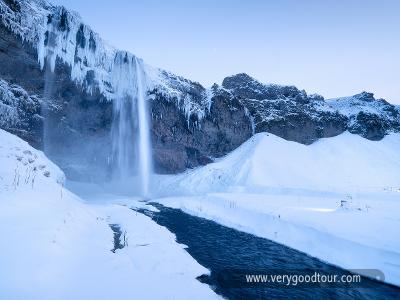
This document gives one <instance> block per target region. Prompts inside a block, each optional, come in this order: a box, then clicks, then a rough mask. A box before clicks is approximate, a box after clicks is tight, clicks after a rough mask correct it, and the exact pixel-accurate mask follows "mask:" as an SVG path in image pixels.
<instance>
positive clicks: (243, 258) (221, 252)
mask: <svg viewBox="0 0 400 300" xmlns="http://www.w3.org/2000/svg"><path fill="white" fill-rule="evenodd" d="M154 206H156V207H157V208H158V209H159V210H160V212H159V213H154V212H149V211H144V210H141V212H143V213H145V214H147V215H149V216H150V217H152V219H153V220H154V221H155V222H157V223H158V224H159V225H162V226H165V227H166V228H167V229H168V230H170V231H171V232H173V233H174V234H175V235H176V238H177V241H178V242H179V243H182V244H185V245H187V246H188V248H187V251H188V252H189V254H190V255H191V256H192V257H193V258H194V259H196V260H197V261H198V262H199V263H200V264H201V265H203V266H205V267H206V268H208V269H209V270H210V271H211V274H210V276H202V277H201V278H200V280H201V281H202V282H204V283H207V284H209V285H210V286H211V287H213V289H214V290H215V291H216V292H217V293H218V294H220V295H222V296H224V297H225V298H228V299H371V300H372V299H373V300H376V299H399V298H398V297H399V296H400V288H398V287H395V286H392V285H387V284H383V283H380V282H377V281H372V280H369V279H367V278H365V277H362V278H363V281H362V284H358V285H354V286H352V285H350V286H334V287H332V286H328V287H319V286H317V287H315V286H307V285H305V286H304V285H300V284H299V286H289V287H286V286H282V285H275V286H268V287H267V286H265V285H255V286H246V285H240V284H238V282H236V281H235V280H234V277H230V276H231V275H235V274H234V272H238V271H240V272H247V273H249V272H250V273H257V272H258V273H260V272H264V273H265V271H269V272H271V270H274V272H275V273H277V272H278V273H279V272H280V273H287V272H288V271H290V270H300V271H302V272H314V271H318V272H320V273H323V274H338V275H342V274H350V273H349V272H347V271H345V270H343V269H340V268H338V267H335V266H332V265H329V264H327V263H324V262H322V261H320V260H318V259H316V258H313V257H311V256H308V255H307V254H305V253H302V252H300V251H297V250H294V249H292V248H289V247H286V246H284V245H281V244H278V243H275V242H273V241H270V240H267V239H264V238H260V237H257V236H254V235H251V234H248V233H245V232H240V231H237V230H235V229H232V228H228V227H225V226H222V225H219V224H217V223H215V222H213V221H209V220H206V219H202V218H199V217H195V216H192V215H188V214H186V213H184V212H182V211H181V210H177V209H172V208H167V207H163V206H161V205H158V204H154ZM221 275H222V276H221ZM232 279H233V280H232Z"/></svg>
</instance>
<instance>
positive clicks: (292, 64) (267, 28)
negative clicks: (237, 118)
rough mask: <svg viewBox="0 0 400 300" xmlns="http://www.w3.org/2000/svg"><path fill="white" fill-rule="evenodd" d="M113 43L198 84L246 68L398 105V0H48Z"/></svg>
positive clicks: (263, 76)
mask: <svg viewBox="0 0 400 300" xmlns="http://www.w3.org/2000/svg"><path fill="white" fill-rule="evenodd" d="M52 2H53V3H55V4H62V5H64V6H66V7H67V8H70V9H73V10H76V11H78V12H79V13H80V14H81V16H82V17H83V19H84V21H85V22H86V23H87V24H89V25H90V26H91V27H92V28H93V29H94V30H95V31H97V32H99V33H100V35H101V36H102V37H103V38H104V39H105V40H107V41H108V42H109V43H110V44H112V45H113V46H116V47H118V48H120V49H125V50H128V51H130V52H132V53H134V54H136V55H137V56H139V57H142V58H143V59H144V60H145V61H146V62H147V63H149V64H151V65H154V66H158V67H161V68H164V69H167V70H170V71H172V72H174V73H176V74H179V75H183V76H185V77H187V78H189V79H192V80H196V81H199V82H200V83H202V84H203V85H205V86H210V85H211V84H212V83H214V82H216V83H221V82H222V80H223V78H224V77H226V76H229V75H232V74H236V73H240V72H246V73H248V74H250V75H251V76H253V77H255V78H257V79H259V80H260V81H263V82H271V83H281V84H294V85H296V86H298V87H299V88H304V89H305V90H306V91H307V92H310V93H319V94H321V95H323V96H324V97H326V98H331V97H337V96H347V95H352V94H355V93H358V92H361V91H363V90H367V91H371V92H374V93H375V95H376V96H377V97H383V98H386V99H387V100H388V101H390V102H393V103H400V1H397V0H390V1H389V0H380V1H378V0H376V1H369V0H324V1H319V0H279V1H267V0H248V1H241V0H146V1H144V0H143V1H137V0H114V1H109V0H107V1H105V0H85V1H83V0H53V1H52Z"/></svg>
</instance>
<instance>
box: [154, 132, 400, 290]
mask: <svg viewBox="0 0 400 300" xmlns="http://www.w3.org/2000/svg"><path fill="white" fill-rule="evenodd" d="M399 149H400V135H399V134H391V135H389V136H386V137H385V138H384V139H383V140H381V141H379V142H375V141H369V140H367V139H363V138H361V137H359V136H357V135H352V134H350V133H344V134H342V135H339V136H337V137H333V138H329V139H320V140H319V141H317V142H315V143H314V144H312V145H309V146H305V145H302V144H299V143H295V142H289V141H286V140H283V139H281V138H278V137H276V136H274V135H270V134H265V133H264V134H258V135H255V136H254V137H253V138H251V139H250V140H249V141H247V142H246V143H244V144H243V145H242V146H241V147H239V148H238V149H237V150H235V151H233V152H232V153H230V154H229V155H227V156H225V157H223V158H221V159H219V160H218V161H217V162H215V163H213V164H209V165H207V166H204V167H201V168H198V169H195V170H192V171H188V172H186V173H184V174H180V175H176V176H160V177H159V182H158V183H157V186H159V190H158V193H159V195H162V196H164V197H163V198H159V199H157V200H156V201H158V202H160V203H161V204H163V205H166V206H170V207H174V208H180V209H182V210H184V211H185V212H188V213H191V214H194V215H197V216H201V217H204V218H208V219H211V220H215V221H217V222H219V223H221V224H223V225H226V226H230V227H233V228H236V229H238V230H242V231H246V232H249V233H252V234H255V235H258V236H261V237H266V238H268V239H271V240H274V241H276V242H279V243H282V244H285V245H288V246H290V247H293V248H295V249H298V250H300V251H303V252H306V253H308V254H310V255H312V256H315V257H318V258H320V259H322V260H325V261H327V262H330V263H332V264H335V265H338V266H341V267H343V268H346V269H380V270H382V271H383V272H384V273H385V275H386V281H387V282H390V283H394V284H397V285H400V235H399V228H400V217H399V212H400V151H399Z"/></svg>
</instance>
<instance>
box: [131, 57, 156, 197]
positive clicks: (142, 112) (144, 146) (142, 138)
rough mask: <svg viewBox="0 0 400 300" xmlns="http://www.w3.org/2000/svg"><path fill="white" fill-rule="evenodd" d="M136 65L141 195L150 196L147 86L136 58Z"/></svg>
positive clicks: (150, 163)
mask: <svg viewBox="0 0 400 300" xmlns="http://www.w3.org/2000/svg"><path fill="white" fill-rule="evenodd" d="M135 65H136V87H137V93H136V96H137V97H136V98H137V111H138V120H139V135H138V142H137V143H138V145H139V151H138V152H139V171H140V178H141V193H142V196H144V197H147V196H148V195H149V186H150V175H151V170H152V161H151V156H152V155H151V145H150V126H149V117H148V110H147V101H146V97H145V92H144V90H145V86H144V82H143V75H144V74H143V73H144V72H143V66H142V63H141V62H140V61H139V60H138V59H137V58H136V57H135Z"/></svg>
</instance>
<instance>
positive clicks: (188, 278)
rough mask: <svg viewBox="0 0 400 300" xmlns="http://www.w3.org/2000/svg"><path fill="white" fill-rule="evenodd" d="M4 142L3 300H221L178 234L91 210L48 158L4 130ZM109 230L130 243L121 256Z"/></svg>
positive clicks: (130, 215)
mask: <svg viewBox="0 0 400 300" xmlns="http://www.w3.org/2000/svg"><path fill="white" fill-rule="evenodd" d="M0 141H1V143H0V166H1V167H0V224H1V226H0V237H1V247H0V266H1V267H0V299H7V300H13V299H41V300H43V299H188V298H191V299H207V298H216V297H217V296H216V295H215V294H214V293H213V291H212V290H211V289H210V288H209V287H208V286H207V285H204V284H202V283H200V282H199V281H197V280H196V279H195V278H196V277H197V276H199V275H201V274H204V273H208V270H206V269H205V268H204V267H202V266H200V265H199V264H198V263H197V262H196V261H195V260H194V259H193V258H191V257H190V255H189V254H188V253H187V252H186V251H185V250H184V245H180V244H177V243H176V241H175V236H174V235H173V234H172V233H170V232H169V231H167V230H166V229H165V228H163V227H160V226H158V225H157V224H156V223H154V222H153V221H152V220H151V219H150V218H148V217H146V216H144V215H142V214H139V213H136V212H134V211H132V210H131V209H129V208H128V207H125V206H121V205H118V204H113V203H109V202H107V201H104V202H98V203H95V204H93V205H88V204H87V203H85V202H84V201H82V199H80V198H79V197H78V196H76V195H74V194H73V193H71V192H70V191H68V190H67V189H66V188H65V187H64V186H63V185H64V181H65V180H64V175H63V173H62V171H61V170H60V169H59V168H58V167H57V166H55V165H54V164H53V163H51V162H50V161H49V160H48V159H47V158H46V157H45V156H44V154H43V153H42V152H40V151H37V150H35V149H33V148H32V147H30V146H29V145H28V144H27V143H26V142H24V141H22V140H21V139H19V138H17V137H15V136H13V135H11V134H9V133H7V132H5V131H3V130H0ZM142 205H143V204H142ZM110 224H119V226H120V228H121V232H122V233H123V236H124V241H125V247H124V248H122V249H117V250H116V251H115V253H113V252H112V251H111V250H112V249H113V248H114V236H113V232H112V230H111V228H110V226H109V225H110Z"/></svg>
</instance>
